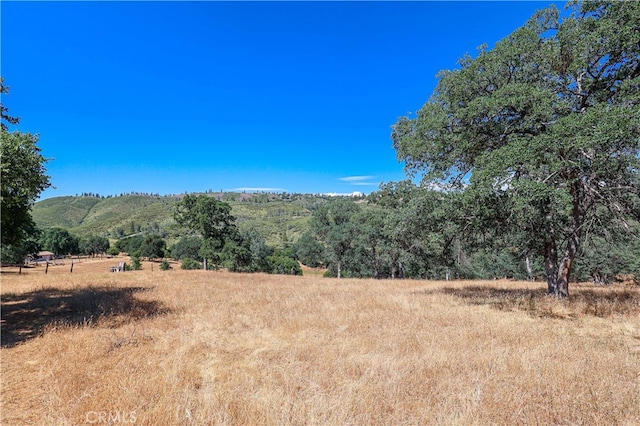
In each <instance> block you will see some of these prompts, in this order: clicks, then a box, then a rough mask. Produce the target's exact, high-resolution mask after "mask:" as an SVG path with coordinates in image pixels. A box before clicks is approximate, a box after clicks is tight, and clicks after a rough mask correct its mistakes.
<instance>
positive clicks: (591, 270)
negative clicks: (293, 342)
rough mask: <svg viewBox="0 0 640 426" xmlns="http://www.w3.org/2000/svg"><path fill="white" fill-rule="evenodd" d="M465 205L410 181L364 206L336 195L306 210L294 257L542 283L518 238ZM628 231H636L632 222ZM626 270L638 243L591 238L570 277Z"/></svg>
mask: <svg viewBox="0 0 640 426" xmlns="http://www.w3.org/2000/svg"><path fill="white" fill-rule="evenodd" d="M465 201H466V200H465V199H464V197H463V196H462V192H460V191H458V192H455V191H451V192H445V191H436V190H431V189H426V188H424V187H420V186H417V185H414V184H413V183H411V182H410V181H404V182H399V183H389V184H385V185H382V187H381V188H380V190H379V191H377V192H374V193H372V194H371V195H370V196H369V197H368V198H367V200H366V201H361V202H356V201H354V200H353V199H350V198H337V199H334V200H332V201H330V202H329V203H326V204H324V205H323V206H322V207H321V208H320V209H318V210H317V211H316V212H315V213H314V215H313V220H312V225H311V231H310V232H309V233H308V234H305V235H304V236H303V237H302V238H300V239H299V240H298V242H297V243H296V244H295V245H294V252H295V253H296V255H297V257H298V259H300V260H301V261H302V262H303V263H305V264H307V265H309V266H316V265H321V264H323V265H325V266H326V267H327V268H328V269H329V271H328V275H331V276H336V277H374V278H428V279H452V278H467V279H473V278H482V279H494V278H517V279H529V280H534V279H538V280H542V279H543V278H544V265H543V259H542V257H541V256H540V254H539V253H537V252H535V251H534V250H531V248H530V247H529V246H528V245H527V244H526V242H525V240H526V235H524V234H523V235H517V234H516V233H511V234H510V235H505V234H502V233H500V232H499V231H496V230H495V229H493V228H491V227H484V226H482V224H478V223H474V222H473V219H474V218H475V217H476V216H477V215H478V210H479V209H482V208H483V207H482V206H478V205H475V204H474V205H472V204H468V203H466V202H465ZM485 208H488V207H485ZM632 226H633V228H634V229H635V230H637V231H640V227H638V224H637V223H634V224H633V225H632ZM631 273H634V274H638V273H640V241H639V240H638V239H635V238H634V237H633V236H632V234H627V236H626V237H624V238H621V235H618V236H617V237H616V238H609V239H607V238H605V237H601V236H597V235H593V236H592V238H589V239H588V240H587V241H586V242H585V244H584V245H583V247H582V249H581V252H580V255H579V262H577V264H576V265H575V270H574V274H573V277H574V278H573V279H574V280H581V281H585V280H593V281H594V282H597V283H609V282H611V281H612V280H614V279H615V276H616V275H618V274H631Z"/></svg>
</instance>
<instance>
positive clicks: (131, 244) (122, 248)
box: [115, 235, 145, 255]
mask: <svg viewBox="0 0 640 426" xmlns="http://www.w3.org/2000/svg"><path fill="white" fill-rule="evenodd" d="M144 240H145V237H144V236H142V235H134V236H132V237H126V238H122V239H121V240H118V241H116V244H115V247H116V248H117V249H118V250H119V252H123V253H128V254H134V253H137V254H138V255H140V253H141V252H142V249H143V245H144Z"/></svg>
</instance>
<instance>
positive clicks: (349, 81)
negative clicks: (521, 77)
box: [0, 1, 551, 198]
mask: <svg viewBox="0 0 640 426" xmlns="http://www.w3.org/2000/svg"><path fill="white" fill-rule="evenodd" d="M550 3H551V2H507V1H503V2H480V1H476V2H455V1H453V2H430V1H425V2H340V1H333V2H207V1H199V2H150V1H147V2H13V1H2V3H1V5H0V7H1V21H2V22H1V23H2V28H1V36H2V46H1V47H2V53H1V64H0V66H1V73H2V76H3V77H4V78H5V84H6V85H8V86H10V87H11V92H10V95H9V96H5V97H3V99H2V102H3V104H4V105H6V106H7V107H8V108H9V112H10V113H11V114H12V115H17V116H20V117H21V122H20V124H19V125H18V126H17V129H18V130H21V131H28V132H32V133H38V134H39V135H40V142H39V146H40V147H41V148H42V151H43V154H44V155H45V156H46V157H48V158H52V160H51V161H50V162H49V163H48V165H47V170H48V174H49V175H50V176H51V181H52V183H53V185H55V187H56V188H55V189H54V188H51V189H48V190H46V191H45V192H44V193H43V194H42V198H49V197H54V196H62V195H74V194H79V193H82V192H93V193H100V194H102V195H109V194H119V193H122V192H130V191H136V192H151V193H160V194H177V193H183V192H199V191H206V190H209V189H211V190H214V191H218V190H238V191H242V190H245V189H246V190H251V189H261V190H270V191H287V192H303V193H330V192H334V193H351V192H353V191H360V192H364V193H369V192H371V191H375V190H376V189H377V187H378V185H379V184H380V183H381V182H389V181H398V180H402V179H405V178H406V177H405V175H404V172H403V167H402V164H400V163H398V161H397V160H396V157H395V151H394V150H393V147H392V145H391V139H390V133H391V127H390V126H391V125H393V124H394V123H395V121H396V120H397V119H398V117H400V116H402V115H405V114H407V113H409V112H415V111H417V110H418V109H419V108H420V107H421V106H422V104H423V103H424V102H425V101H426V100H427V99H428V97H429V95H430V94H431V92H432V91H433V89H434V87H435V85H436V83H437V80H436V78H435V75H436V74H437V72H438V71H440V70H442V69H452V68H455V67H456V61H457V60H458V58H460V57H461V56H462V55H463V54H465V53H467V52H468V53H471V54H474V53H475V49H476V47H477V46H479V45H481V44H482V43H487V44H488V45H489V47H492V46H493V45H494V44H495V42H497V41H498V40H500V39H501V38H503V37H505V36H507V35H508V34H510V33H511V32H512V31H513V30H515V29H516V28H517V27H519V26H520V25H522V24H523V23H524V22H525V21H526V20H527V19H528V18H529V17H530V16H531V15H532V14H533V13H534V12H535V11H536V10H537V9H542V8H545V7H547V6H548V5H549V4H550Z"/></svg>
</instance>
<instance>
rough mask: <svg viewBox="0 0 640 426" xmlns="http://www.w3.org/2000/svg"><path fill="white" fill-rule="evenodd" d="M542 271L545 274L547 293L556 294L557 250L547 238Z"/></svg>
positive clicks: (554, 243) (553, 242)
mask: <svg viewBox="0 0 640 426" xmlns="http://www.w3.org/2000/svg"><path fill="white" fill-rule="evenodd" d="M544 271H545V273H546V275H547V293H548V294H557V288H558V284H557V283H558V250H557V248H556V242H555V241H553V240H547V241H546V242H545V243H544Z"/></svg>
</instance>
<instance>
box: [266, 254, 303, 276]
mask: <svg viewBox="0 0 640 426" xmlns="http://www.w3.org/2000/svg"><path fill="white" fill-rule="evenodd" d="M268 261H269V265H270V266H271V268H270V269H271V273H273V274H283V275H302V268H300V264H299V263H298V261H297V260H295V259H294V257H293V251H292V250H291V249H284V250H278V251H276V252H275V253H274V254H273V255H271V256H269V258H268Z"/></svg>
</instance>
